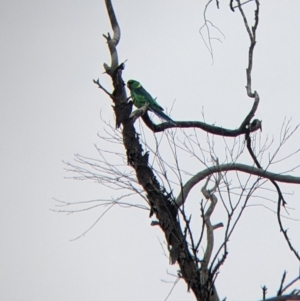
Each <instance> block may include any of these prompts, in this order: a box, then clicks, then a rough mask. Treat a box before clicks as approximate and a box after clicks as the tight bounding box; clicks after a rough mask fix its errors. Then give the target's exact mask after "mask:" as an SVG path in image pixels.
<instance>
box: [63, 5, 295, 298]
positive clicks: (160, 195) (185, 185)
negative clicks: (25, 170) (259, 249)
mask: <svg viewBox="0 0 300 301" xmlns="http://www.w3.org/2000/svg"><path fill="white" fill-rule="evenodd" d="M210 2H211V1H209V3H210ZM247 2H249V1H246V3H247ZM254 2H255V10H254V24H253V25H252V26H250V25H249V22H248V20H247V18H246V15H245V13H244V10H243V4H242V3H241V2H240V0H236V1H235V2H234V1H230V8H231V9H232V10H233V11H235V12H236V13H240V14H241V16H242V20H243V23H244V26H245V28H246V31H247V34H248V36H249V39H250V45H249V51H248V66H247V69H246V79H247V85H246V91H247V95H248V97H249V98H250V99H253V105H252V108H251V110H250V111H249V113H248V114H247V116H245V118H244V119H243V120H242V121H241V124H240V126H239V127H238V128H237V129H226V128H223V127H218V126H215V125H210V124H207V123H205V122H202V121H176V125H174V124H171V123H167V122H164V123H160V124H155V123H153V122H152V120H151V119H150V118H149V115H148V111H147V109H148V107H147V105H146V106H144V107H142V108H140V109H138V110H134V111H133V103H132V101H131V100H130V98H129V97H128V96H127V93H126V88H125V83H124V80H123V78H122V71H123V70H124V68H125V64H124V63H120V62H119V60H118V53H117V45H118V43H119V41H120V27H119V24H118V22H117V18H116V15H115V13H114V10H113V6H112V3H111V0H105V4H106V8H107V12H108V16H109V18H110V22H111V26H112V29H113V36H111V35H110V34H107V35H104V37H105V39H106V41H107V45H108V48H109V51H110V54H111V63H110V64H109V65H108V64H104V69H105V72H106V74H107V75H108V76H109V77H110V78H111V80H112V85H113V91H112V92H109V91H108V90H106V89H105V88H104V87H103V86H102V85H101V83H100V81H99V80H94V83H95V84H96V85H97V86H98V87H99V88H100V89H102V90H103V91H104V92H105V93H106V94H107V95H108V97H109V98H110V99H111V101H112V103H113V110H114V114H115V119H116V128H118V129H120V130H119V131H115V132H114V134H113V135H115V136H113V137H114V139H115V141H117V142H119V143H122V144H123V145H124V147H125V152H126V154H124V155H125V157H126V161H127V164H128V166H130V167H131V168H132V170H133V171H134V175H132V174H130V175H129V174H127V175H125V174H122V172H121V173H118V172H117V170H116V169H115V168H113V166H112V165H106V167H105V168H104V169H103V170H102V171H103V174H102V175H100V176H97V174H96V172H93V171H88V170H87V169H85V168H82V167H78V166H76V165H74V164H68V165H69V167H70V169H71V170H72V171H75V172H77V173H79V174H81V175H82V176H83V177H85V176H86V175H87V174H89V178H97V177H98V178H99V179H98V180H99V182H100V183H103V184H105V183H107V181H108V182H109V181H111V183H113V184H115V185H120V187H121V186H122V185H125V186H126V185H127V188H128V189H129V190H131V191H132V193H136V194H140V195H141V196H142V197H143V199H144V200H145V202H146V205H147V206H148V208H149V211H150V217H151V218H152V219H153V220H152V222H151V225H152V226H158V227H160V228H161V230H162V231H163V233H164V235H165V240H166V243H167V246H168V251H169V258H170V264H175V263H177V264H178V265H179V272H178V277H179V278H182V279H184V281H185V282H186V284H187V288H188V290H189V291H192V292H193V293H194V295H195V298H196V300H198V301H219V300H220V298H219V296H218V293H217V290H216V286H215V280H216V277H217V275H218V273H219V270H220V267H221V265H222V264H224V262H225V261H226V257H227V254H228V250H227V244H228V241H229V238H230V236H231V234H232V232H233V231H234V229H235V227H236V225H237V223H238V221H239V219H240V218H241V216H242V213H243V212H244V210H245V208H246V206H247V203H248V201H249V200H250V198H251V197H252V196H253V194H254V192H256V191H257V190H258V189H260V188H261V186H262V185H263V184H265V183H266V182H270V183H271V184H272V185H273V187H274V190H275V191H276V192H277V199H278V200H277V218H278V223H279V225H280V229H281V231H282V233H283V235H284V237H285V239H286V241H287V243H288V245H289V247H290V249H291V251H292V252H293V254H294V255H295V256H296V257H297V258H298V260H300V256H299V254H298V253H297V251H296V250H295V249H294V247H293V245H292V243H291V241H290V240H289V237H288V235H287V231H286V230H285V229H284V228H283V225H282V222H281V208H282V207H284V206H285V205H286V201H285V199H284V194H283V193H282V191H281V189H280V182H284V183H294V184H300V177H294V176H291V175H286V174H285V175H282V174H278V173H274V172H272V171H269V170H267V168H268V167H264V166H261V164H260V163H259V160H258V155H261V154H262V153H263V150H260V152H258V154H257V152H256V153H255V150H254V149H253V141H252V139H253V135H254V134H255V133H256V132H257V131H259V130H261V127H262V122H261V120H258V119H254V115H255V113H256V110H257V108H258V106H259V102H260V97H259V93H258V92H257V91H253V89H252V85H251V79H252V77H251V76H252V67H253V53H254V49H255V45H256V32H257V29H258V24H259V5H260V3H259V0H255V1H254ZM216 3H217V5H218V1H216ZM139 119H142V120H143V124H144V125H146V126H147V127H148V128H149V129H150V130H151V131H152V132H153V133H157V132H165V133H166V136H165V138H166V139H168V141H169V143H170V144H171V145H172V147H173V149H174V150H177V149H181V150H183V151H184V152H186V153H190V154H192V155H193V156H194V157H197V158H198V159H199V154H198V153H197V150H195V148H194V147H198V151H199V152H200V153H201V151H203V149H202V148H201V146H200V144H199V141H197V138H195V139H193V138H191V136H189V135H187V134H183V135H185V136H184V137H185V138H186V139H185V138H184V139H183V140H182V141H181V142H178V140H176V132H172V131H171V132H168V131H170V129H175V128H177V129H190V130H192V131H194V132H196V131H205V132H206V133H207V135H208V137H209V135H211V134H213V135H214V136H215V137H216V136H219V137H220V138H222V137H231V138H232V139H236V138H238V137H241V139H242V142H241V143H240V146H239V149H238V151H237V152H236V153H235V155H234V156H233V155H232V154H231V155H232V156H231V161H229V162H227V163H219V160H218V158H217V157H216V156H215V155H214V150H213V146H211V145H210V147H209V151H210V158H211V161H210V162H207V161H205V159H204V158H202V159H201V158H200V159H199V160H200V161H201V160H202V161H201V162H202V163H203V164H204V165H205V166H206V168H204V169H203V170H201V171H199V172H198V173H196V174H194V175H192V176H189V179H188V180H187V181H185V182H181V187H180V192H179V194H178V195H177V196H174V195H173V192H172V188H171V189H168V188H167V187H166V186H165V185H164V183H163V181H160V180H159V179H158V175H161V176H162V178H164V179H165V180H167V181H168V178H167V176H166V173H164V172H161V173H160V174H159V173H158V172H157V170H155V168H153V165H152V164H150V162H149V161H150V157H151V155H153V156H156V155H157V154H156V152H158V151H159V146H158V147H153V149H154V150H153V151H152V152H151V151H149V150H148V151H145V145H146V146H147V142H145V141H143V139H142V138H141V135H140V134H139V133H138V132H137V131H136V128H135V125H136V121H137V120H139ZM283 132H284V135H283V138H282V143H284V142H285V141H286V140H287V139H288V138H289V137H290V136H291V135H292V134H293V132H289V131H288V127H285V128H284V130H283ZM184 133H185V132H184ZM194 137H196V135H195V136H194ZM244 142H245V143H244ZM244 145H246V148H247V151H248V153H249V155H250V156H251V158H252V160H253V164H254V165H251V166H250V165H247V164H244V163H240V162H239V161H238V159H239V156H240V155H241V154H242V153H244V152H245V151H246V150H245V148H244ZM149 149H151V148H150V147H149ZM175 153H176V151H175ZM174 156H175V157H176V154H175V155H174ZM158 159H159V160H160V164H162V166H165V165H167V163H166V160H165V159H164V158H163V157H162V156H158ZM77 160H78V161H79V163H84V164H88V165H89V166H90V167H92V168H94V169H96V170H97V171H99V170H101V168H103V165H102V167H101V166H100V165H99V163H97V162H95V161H92V159H88V158H85V157H82V156H77ZM204 161H205V162H204ZM102 163H104V164H106V163H107V162H105V160H103V161H102ZM231 171H234V172H235V173H236V174H237V175H239V174H240V173H242V174H245V175H246V176H247V177H246V180H245V181H244V183H242V181H240V179H238V181H240V184H239V193H238V194H237V195H239V197H238V199H237V201H236V202H232V200H231V199H230V194H231V193H232V192H233V188H232V187H231V185H230V180H229V179H228V177H227V175H228V173H229V172H231ZM175 172H177V174H178V176H179V177H180V175H181V173H182V172H183V171H182V170H181V169H180V168H179V167H178V169H177V170H176V168H175ZM104 173H105V176H104ZM114 177H115V178H114ZM250 177H251V181H250ZM122 179H123V180H122ZM124 179H126V181H125V180H124ZM122 181H123V182H122ZM201 181H204V182H205V184H204V185H203V187H202V189H201V192H202V194H203V196H204V200H202V201H200V202H199V203H200V204H201V206H200V213H199V218H201V220H202V230H201V233H200V235H199V237H197V238H196V237H195V235H194V234H193V231H192V228H191V226H190V223H191V217H190V216H187V213H186V211H185V205H186V202H187V199H188V196H189V193H190V191H191V190H192V188H193V187H195V186H196V185H198V184H199V183H200V182H201ZM128 183H129V184H128ZM137 184H138V185H137ZM168 184H170V185H171V184H172V183H171V182H170V181H169V182H168ZM209 185H212V187H211V188H209V187H208V186H209ZM226 195H227V196H226ZM218 199H219V201H218ZM220 201H221V202H222V203H223V206H224V207H225V208H226V211H227V216H228V220H227V223H226V224H225V225H223V223H217V224H212V221H211V215H212V213H213V212H214V209H215V206H216V205H217V203H218V202H220ZM114 202H115V203H118V202H119V203H120V201H118V200H117V201H114ZM112 204H113V202H112ZM220 227H223V228H225V237H224V241H223V243H222V244H221V245H220V246H218V247H217V248H216V246H215V245H214V231H215V230H216V229H218V228H220ZM203 245H204V246H205V249H204V250H205V251H204V253H203V256H201V258H200V256H199V253H200V252H199V250H200V246H203ZM214 249H215V250H216V252H215V254H214V255H213V250H214ZM284 278H285V275H284V277H283V279H282V282H281V286H280V289H279V291H278V293H277V295H278V296H277V297H274V298H271V299H265V293H266V288H263V293H264V297H263V299H264V300H269V301H271V300H272V301H273V300H274V301H280V300H300V295H299V291H298V290H293V291H292V292H291V293H290V294H288V295H283V293H284V292H285V291H286V290H287V288H289V287H290V286H291V285H292V284H294V282H295V281H296V280H298V279H299V277H297V278H296V279H295V280H293V281H292V282H291V283H290V284H288V285H286V286H284V285H283V283H284V280H285V279H284Z"/></svg>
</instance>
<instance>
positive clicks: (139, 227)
mask: <svg viewBox="0 0 300 301" xmlns="http://www.w3.org/2000/svg"><path fill="white" fill-rule="evenodd" d="M262 2H263V3H262V4H261V15H260V24H259V29H258V35H257V40H258V42H257V48H256V50H255V55H254V56H255V61H254V70H253V89H254V90H257V91H258V92H259V94H260V97H261V102H260V105H259V108H258V111H257V113H256V117H257V118H259V119H262V120H263V132H262V136H261V138H262V140H264V139H265V138H266V137H269V139H272V137H274V140H275V142H274V147H272V148H271V150H272V149H273V150H274V148H275V146H276V145H277V144H278V141H279V135H280V129H281V125H282V122H283V120H284V118H285V117H286V118H288V119H289V118H292V121H291V125H292V126H296V125H297V124H298V123H299V121H300V104H299V95H300V84H299V83H300V81H299V69H300V57H299V53H300V43H299V40H298V37H299V28H300V3H299V1H297V0H293V1H292V0H291V1H288V2H283V1H279V0H273V1H262ZM113 4H114V7H115V11H116V14H117V17H118V20H119V23H120V26H121V30H122V38H121V43H120V45H119V47H118V51H119V58H120V61H125V60H126V59H128V61H127V62H126V69H125V71H124V74H123V76H124V79H125V80H128V79H130V78H134V79H138V80H140V81H141V82H142V84H143V85H144V86H145V87H146V88H147V89H148V90H149V91H151V93H152V94H153V96H157V97H158V100H159V102H160V104H163V106H164V107H166V108H169V109H170V108H171V106H172V105H173V102H174V100H176V102H175V104H174V107H173V109H172V118H173V119H174V120H202V116H201V110H202V108H203V110H204V112H205V118H206V121H207V122H208V123H211V124H212V123H215V124H217V125H219V126H223V127H226V128H236V127H237V126H239V125H240V123H241V121H242V120H243V119H244V117H245V115H246V114H247V113H248V112H249V109H250V108H251V106H252V100H250V99H249V98H247V96H246V93H245V88H244V87H245V84H246V77H245V68H246V62H247V49H248V37H247V35H246V33H245V28H244V26H243V24H242V20H241V16H240V15H239V14H238V13H232V12H231V11H230V10H229V8H228V5H227V3H220V5H221V9H220V10H217V9H216V8H215V4H212V5H211V7H210V8H209V10H208V17H209V19H210V20H211V21H213V22H214V24H215V25H216V26H218V27H219V28H220V30H222V32H223V34H224V35H225V39H224V38H223V37H222V36H221V35H220V34H217V32H215V35H216V36H217V37H220V38H221V39H222V43H219V42H217V41H214V42H213V50H214V63H213V64H212V60H211V57H210V55H209V53H208V51H207V49H206V48H205V45H204V43H203V41H202V39H201V36H200V34H199V28H200V27H201V26H202V24H203V16H202V14H203V9H204V2H203V1H200V0H199V1H189V2H187V1H182V0H173V1H169V0H152V1H144V0H143V1H142V0H139V1H138V0H131V1H126V2H125V1H121V0H118V1H113ZM108 31H109V32H111V28H110V23H109V20H108V17H107V15H106V10H105V7H104V1H95V0H87V1H71V0H62V1H56V0H53V1H36V0H29V1H26V2H24V1H19V0H10V1H6V0H3V1H1V3H0V35H1V41H2V43H1V48H0V51H1V60H0V64H1V65H0V85H1V89H0V91H1V92H0V93H1V98H0V100H1V110H0V112H1V118H0V122H1V126H0V131H1V136H0V137H1V142H0V164H1V170H0V179H1V184H0V187H1V190H0V199H1V213H0V214H1V216H0V221H1V248H0V250H1V252H0V271H1V272H0V277H1V278H0V299H1V300H5V301H24V300H25V301H26V300H28V301H29V300H30V301H39V300H43V301H54V300H55V301H64V300H73V301H80V300H89V301H94V300H95V301H96V300H131V301H137V300H145V301H148V300H149V301H150V300H164V299H165V298H166V297H167V295H168V293H169V291H170V289H171V287H172V285H171V284H168V283H164V282H162V281H161V280H166V281H173V280H174V278H173V277H171V276H169V275H167V271H169V272H170V273H174V274H176V271H177V269H178V268H177V267H176V266H172V267H171V266H169V265H168V259H167V258H165V257H164V255H163V254H162V250H161V246H160V243H159V240H160V241H163V235H162V233H161V231H159V229H158V228H153V227H151V226H150V223H151V219H149V218H148V212H146V211H142V210H137V209H121V208H114V209H112V210H111V211H110V212H109V213H108V214H107V215H105V216H104V218H103V219H102V220H101V221H100V222H99V223H98V224H97V225H96V226H95V227H94V228H93V229H92V230H91V231H90V232H88V233H87V234H86V235H85V237H84V238H81V239H79V240H76V241H74V242H70V240H71V239H73V238H75V237H77V236H78V235H80V234H81V233H82V232H84V231H85V230H86V229H87V228H88V227H89V226H90V225H91V224H92V223H93V222H94V221H95V220H96V219H97V218H98V217H99V216H100V214H101V212H102V210H101V209H96V210H94V211H90V212H84V213H78V214H76V215H68V216H67V215H64V214H58V213H53V212H52V211H50V209H54V208H55V207H54V206H55V202H54V200H53V198H57V199H61V200H65V201H70V202H72V201H74V202H75V201H83V200H90V199H98V198H109V197H111V196H114V197H116V196H117V195H118V192H117V191H110V190H108V189H107V188H105V187H103V186H100V185H97V184H94V183H92V182H88V181H85V182H78V181H74V180H65V179H64V177H66V176H70V174H68V173H66V172H65V171H64V167H65V166H64V164H63V163H62V160H65V161H72V160H73V154H74V153H79V154H81V155H86V156H91V157H94V158H97V152H96V150H95V148H94V145H93V144H98V145H99V146H103V145H101V143H102V144H103V142H102V141H101V140H100V139H99V138H98V137H97V133H98V132H99V133H102V134H103V126H104V124H103V122H102V121H101V119H100V111H101V112H102V113H101V114H102V116H104V119H105V120H106V121H108V122H111V123H112V124H114V119H113V111H112V109H111V102H110V100H109V99H108V98H107V97H106V95H105V94H104V93H103V92H102V91H100V90H99V89H97V87H96V86H95V85H94V84H93V83H92V79H97V78H98V77H99V78H100V80H101V82H102V83H103V85H105V86H106V87H107V88H108V89H110V87H111V84H110V81H109V78H108V77H107V76H105V75H103V74H102V73H103V67H102V63H103V62H107V63H109V61H110V58H109V53H108V50H107V45H106V43H105V40H104V39H103V37H102V34H103V33H107V32H108ZM145 131H148V129H145ZM202 135H203V139H204V140H205V139H206V138H205V137H206V136H205V135H204V134H202ZM299 135H300V134H299V131H298V132H296V133H295V134H294V136H293V137H292V138H291V141H290V143H289V144H288V145H287V146H286V147H285V148H284V149H283V150H282V155H281V156H279V158H282V157H284V155H286V154H289V153H291V152H292V151H294V150H296V149H297V148H299V137H300V136H299ZM158 136H159V137H161V135H160V134H159V135H158ZM217 139H219V138H216V139H215V140H217ZM103 147H104V146H103ZM271 150H270V151H271ZM266 159H267V156H266ZM247 162H248V163H249V162H250V161H247ZM298 162H300V157H299V155H298V156H295V157H293V158H292V159H289V160H288V161H287V162H285V163H284V164H279V165H278V166H277V165H276V166H275V167H274V170H273V171H277V172H283V171H286V170H288V169H290V168H291V166H293V165H297V164H298ZM193 168H194V169H193V171H192V172H196V171H198V169H197V167H196V166H193ZM270 171H272V168H270ZM293 175H295V176H296V175H297V176H299V175H300V171H299V170H297V171H296V172H294V173H293ZM282 187H283V190H284V191H286V192H289V193H293V195H289V196H287V200H288V205H289V206H290V207H291V208H296V209H297V210H298V211H295V212H293V211H291V212H292V214H293V217H294V218H298V219H300V188H299V187H297V186H296V185H293V186H286V185H282ZM199 189H200V187H199V188H198V189H197V191H199ZM200 197H201V196H200ZM273 198H274V199H276V197H274V194H273ZM198 199H199V196H198ZM198 199H196V198H194V199H191V201H193V200H195V204H193V205H192V206H194V210H195V211H196V210H198V208H199V205H198V201H197V200H198ZM194 214H198V213H197V211H196V212H194ZM215 218H216V222H220V221H222V218H223V216H222V215H221V213H220V215H219V213H218V212H217V213H216V217H215ZM285 223H286V225H288V226H287V227H289V229H290V230H289V234H290V236H291V237H292V242H293V243H294V244H295V246H296V247H297V249H298V250H300V239H299V237H300V236H299V230H300V224H299V222H291V221H285ZM220 233H221V232H220ZM216 236H217V237H216V238H217V239H220V237H219V236H218V234H216ZM229 252H230V253H229V257H228V260H227V261H226V264H225V265H224V266H223V267H222V268H221V273H220V275H219V276H218V280H217V289H218V292H219V295H220V297H221V298H224V297H225V296H227V297H228V299H227V300H241V298H242V297H243V300H245V301H246V300H255V299H260V298H261V289H260V286H261V285H264V284H266V285H267V287H268V288H269V290H268V292H269V296H271V295H274V294H275V293H276V290H277V289H278V286H279V281H280V277H281V275H282V272H283V270H287V271H288V272H289V273H288V277H291V278H293V277H295V276H296V275H297V273H298V269H299V263H297V261H296V259H295V258H294V257H293V255H292V253H291V252H290V251H289V249H288V247H287V244H286V242H285V241H284V240H283V237H282V234H281V233H279V228H278V225H277V221H276V216H275V215H274V214H273V213H271V212H270V211H267V210H266V209H263V208H262V207H255V208H249V210H248V211H247V213H246V215H245V216H244V218H243V219H242V221H241V223H240V227H239V228H238V229H237V231H236V233H235V235H234V236H233V237H232V239H231V242H230V245H229ZM245 296H246V297H247V298H245ZM169 300H171V301H177V300H194V297H193V295H192V294H188V293H186V285H185V284H184V283H183V281H180V282H179V283H178V284H177V286H176V287H175V289H174V291H173V293H172V294H171V296H170V297H169Z"/></svg>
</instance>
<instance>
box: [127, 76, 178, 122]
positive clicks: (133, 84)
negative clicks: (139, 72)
mask: <svg viewBox="0 0 300 301" xmlns="http://www.w3.org/2000/svg"><path fill="white" fill-rule="evenodd" d="M127 87H128V88H129V90H130V94H131V98H132V100H133V104H134V105H135V106H136V107H137V108H140V107H142V106H144V105H145V104H146V103H149V110H150V111H152V112H153V113H154V114H155V115H157V116H158V117H159V118H161V119H163V120H165V121H166V122H169V123H171V124H173V125H176V122H175V121H174V120H172V119H171V118H170V117H169V116H167V115H166V114H165V113H164V112H163V110H164V109H163V108H162V107H161V106H160V105H159V104H158V103H157V101H156V98H155V99H154V98H153V97H152V96H151V95H150V94H149V93H148V92H147V91H146V90H145V89H144V88H143V86H142V85H141V84H140V83H139V82H138V81H136V80H133V79H130V80H129V81H128V82H127Z"/></svg>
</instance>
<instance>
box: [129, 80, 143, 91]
mask: <svg viewBox="0 0 300 301" xmlns="http://www.w3.org/2000/svg"><path fill="white" fill-rule="evenodd" d="M127 87H128V88H129V89H130V90H131V89H137V88H139V87H141V84H140V83H139V82H138V81H136V80H133V79H130V80H129V81H128V82H127Z"/></svg>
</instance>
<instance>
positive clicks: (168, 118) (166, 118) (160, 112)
mask: <svg viewBox="0 0 300 301" xmlns="http://www.w3.org/2000/svg"><path fill="white" fill-rule="evenodd" d="M150 110H151V111H152V112H153V113H154V114H155V115H156V116H158V117H159V118H161V119H163V120H164V121H166V122H169V123H171V124H173V125H177V124H176V122H175V121H174V120H172V119H171V118H170V117H169V116H168V115H166V114H165V113H164V112H162V111H161V110H155V109H153V108H151V109H150Z"/></svg>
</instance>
